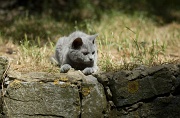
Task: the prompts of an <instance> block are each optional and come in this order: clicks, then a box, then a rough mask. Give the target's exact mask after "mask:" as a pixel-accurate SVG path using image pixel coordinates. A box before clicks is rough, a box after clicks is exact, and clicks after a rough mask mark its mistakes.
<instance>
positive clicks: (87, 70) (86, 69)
mask: <svg viewBox="0 0 180 118" xmlns="http://www.w3.org/2000/svg"><path fill="white" fill-rule="evenodd" d="M82 72H83V73H84V74H85V75H90V74H92V73H94V69H93V68H85V69H84V70H83V71H82Z"/></svg>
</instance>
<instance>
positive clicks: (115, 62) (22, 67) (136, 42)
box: [0, 12, 180, 72]
mask: <svg viewBox="0 0 180 118" xmlns="http://www.w3.org/2000/svg"><path fill="white" fill-rule="evenodd" d="M179 27H180V24H178V23H172V24H169V25H166V26H157V25H156V24H155V23H154V22H153V21H152V20H150V19H148V18H147V17H145V16H143V15H142V14H136V15H134V16H130V15H125V14H123V13H117V12H114V13H113V14H111V15H107V14H105V15H104V16H103V18H102V19H101V20H100V21H99V22H98V21H93V20H85V21H83V22H80V23H79V22H75V23H74V24H73V25H72V24H67V23H65V22H58V21H54V20H53V19H50V18H47V19H40V20H39V19H38V18H35V17H33V18H32V17H31V18H20V19H17V20H16V21H15V22H14V23H13V24H12V25H11V26H9V27H4V28H2V30H1V31H0V32H1V33H0V46H1V47H2V48H1V49H0V55H4V56H7V57H9V58H10V59H11V69H12V70H17V71H22V72H29V71H47V72H59V68H58V67H55V66H53V65H52V64H51V63H50V61H49V57H50V56H51V55H52V54H53V52H54V46H55V42H56V41H57V40H58V38H59V37H61V36H64V35H68V34H69V33H70V32H72V31H75V30H82V31H84V32H86V33H88V34H94V33H99V36H98V38H97V43H98V49H99V50H98V51H99V53H98V57H99V59H98V65H99V67H100V69H101V70H102V71H115V70H119V69H132V68H134V67H137V66H139V65H147V66H154V65H159V64H163V63H172V62H175V61H176V62H179V57H180V51H179V48H180V40H179V39H180V28H179Z"/></svg>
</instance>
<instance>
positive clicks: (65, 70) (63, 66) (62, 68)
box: [60, 64, 71, 73]
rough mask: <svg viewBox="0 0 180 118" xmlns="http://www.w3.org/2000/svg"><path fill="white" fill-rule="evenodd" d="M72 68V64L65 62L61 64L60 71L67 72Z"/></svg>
mask: <svg viewBox="0 0 180 118" xmlns="http://www.w3.org/2000/svg"><path fill="white" fill-rule="evenodd" d="M70 69H71V66H70V65H69V64H64V65H62V66H61V68H60V72H61V73H66V72H68V70H70Z"/></svg>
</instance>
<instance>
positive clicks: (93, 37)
mask: <svg viewBox="0 0 180 118" xmlns="http://www.w3.org/2000/svg"><path fill="white" fill-rule="evenodd" d="M97 36H98V34H94V35H90V36H89V40H91V41H92V43H93V44H94V42H95V39H96V37H97Z"/></svg>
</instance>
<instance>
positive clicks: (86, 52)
mask: <svg viewBox="0 0 180 118" xmlns="http://www.w3.org/2000/svg"><path fill="white" fill-rule="evenodd" d="M96 51H97V49H96V47H95V44H94V40H90V39H88V38H87V37H84V38H76V39H75V40H74V41H73V43H72V47H71V48H70V50H69V53H68V55H69V58H70V60H71V61H73V62H76V63H83V64H93V63H94V59H95V53H96Z"/></svg>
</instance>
